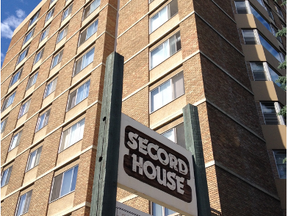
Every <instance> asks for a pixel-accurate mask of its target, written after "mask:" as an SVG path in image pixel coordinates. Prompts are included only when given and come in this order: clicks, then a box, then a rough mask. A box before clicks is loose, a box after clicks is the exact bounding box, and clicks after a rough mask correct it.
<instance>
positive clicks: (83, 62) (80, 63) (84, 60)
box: [73, 47, 94, 76]
mask: <svg viewBox="0 0 288 216" xmlns="http://www.w3.org/2000/svg"><path fill="white" fill-rule="evenodd" d="M93 59H94V47H93V48H92V49H91V50H89V51H88V52H87V53H86V54H85V55H83V56H82V57H81V58H80V59H78V60H77V61H76V64H75V67H74V74H73V76H75V75H76V74H78V73H79V72H80V71H81V70H83V69H84V68H85V67H87V66H88V65H89V64H91V63H92V62H93Z"/></svg>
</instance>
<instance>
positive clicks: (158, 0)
mask: <svg viewBox="0 0 288 216" xmlns="http://www.w3.org/2000/svg"><path fill="white" fill-rule="evenodd" d="M163 2H164V0H154V1H153V2H151V3H150V4H149V12H151V11H153V10H154V9H155V8H157V7H158V6H159V5H160V4H162V3H163Z"/></svg>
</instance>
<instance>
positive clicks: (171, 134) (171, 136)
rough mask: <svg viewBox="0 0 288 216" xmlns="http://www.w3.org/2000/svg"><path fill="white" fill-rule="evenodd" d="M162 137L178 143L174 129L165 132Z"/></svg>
mask: <svg viewBox="0 0 288 216" xmlns="http://www.w3.org/2000/svg"><path fill="white" fill-rule="evenodd" d="M162 135H163V136H165V137H166V138H167V139H169V140H171V141H172V142H176V139H175V136H174V129H173V128H171V129H170V130H168V131H166V132H164V133H163V134H162Z"/></svg>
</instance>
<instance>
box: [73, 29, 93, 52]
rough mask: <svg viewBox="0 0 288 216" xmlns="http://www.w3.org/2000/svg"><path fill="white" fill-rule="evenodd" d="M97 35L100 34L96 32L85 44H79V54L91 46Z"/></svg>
mask: <svg viewBox="0 0 288 216" xmlns="http://www.w3.org/2000/svg"><path fill="white" fill-rule="evenodd" d="M97 36H98V34H97V32H96V33H95V34H94V35H92V36H91V37H90V38H88V40H86V41H85V42H84V43H83V44H81V46H79V47H78V49H77V55H78V54H79V53H81V52H83V51H84V50H85V49H87V47H89V46H90V45H91V44H92V43H93V42H94V41H95V40H96V38H97ZM79 37H80V36H79ZM78 42H79V41H78Z"/></svg>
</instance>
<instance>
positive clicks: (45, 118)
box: [35, 108, 51, 133]
mask: <svg viewBox="0 0 288 216" xmlns="http://www.w3.org/2000/svg"><path fill="white" fill-rule="evenodd" d="M50 111H51V108H49V109H47V110H46V111H45V112H43V113H42V114H41V115H39V116H38V119H37V124H36V129H35V133H37V132H38V131H40V130H41V129H43V128H44V127H45V126H47V125H48V121H49V117H50ZM42 117H43V120H42ZM41 122H43V124H42V125H41V124H40V123H41Z"/></svg>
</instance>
